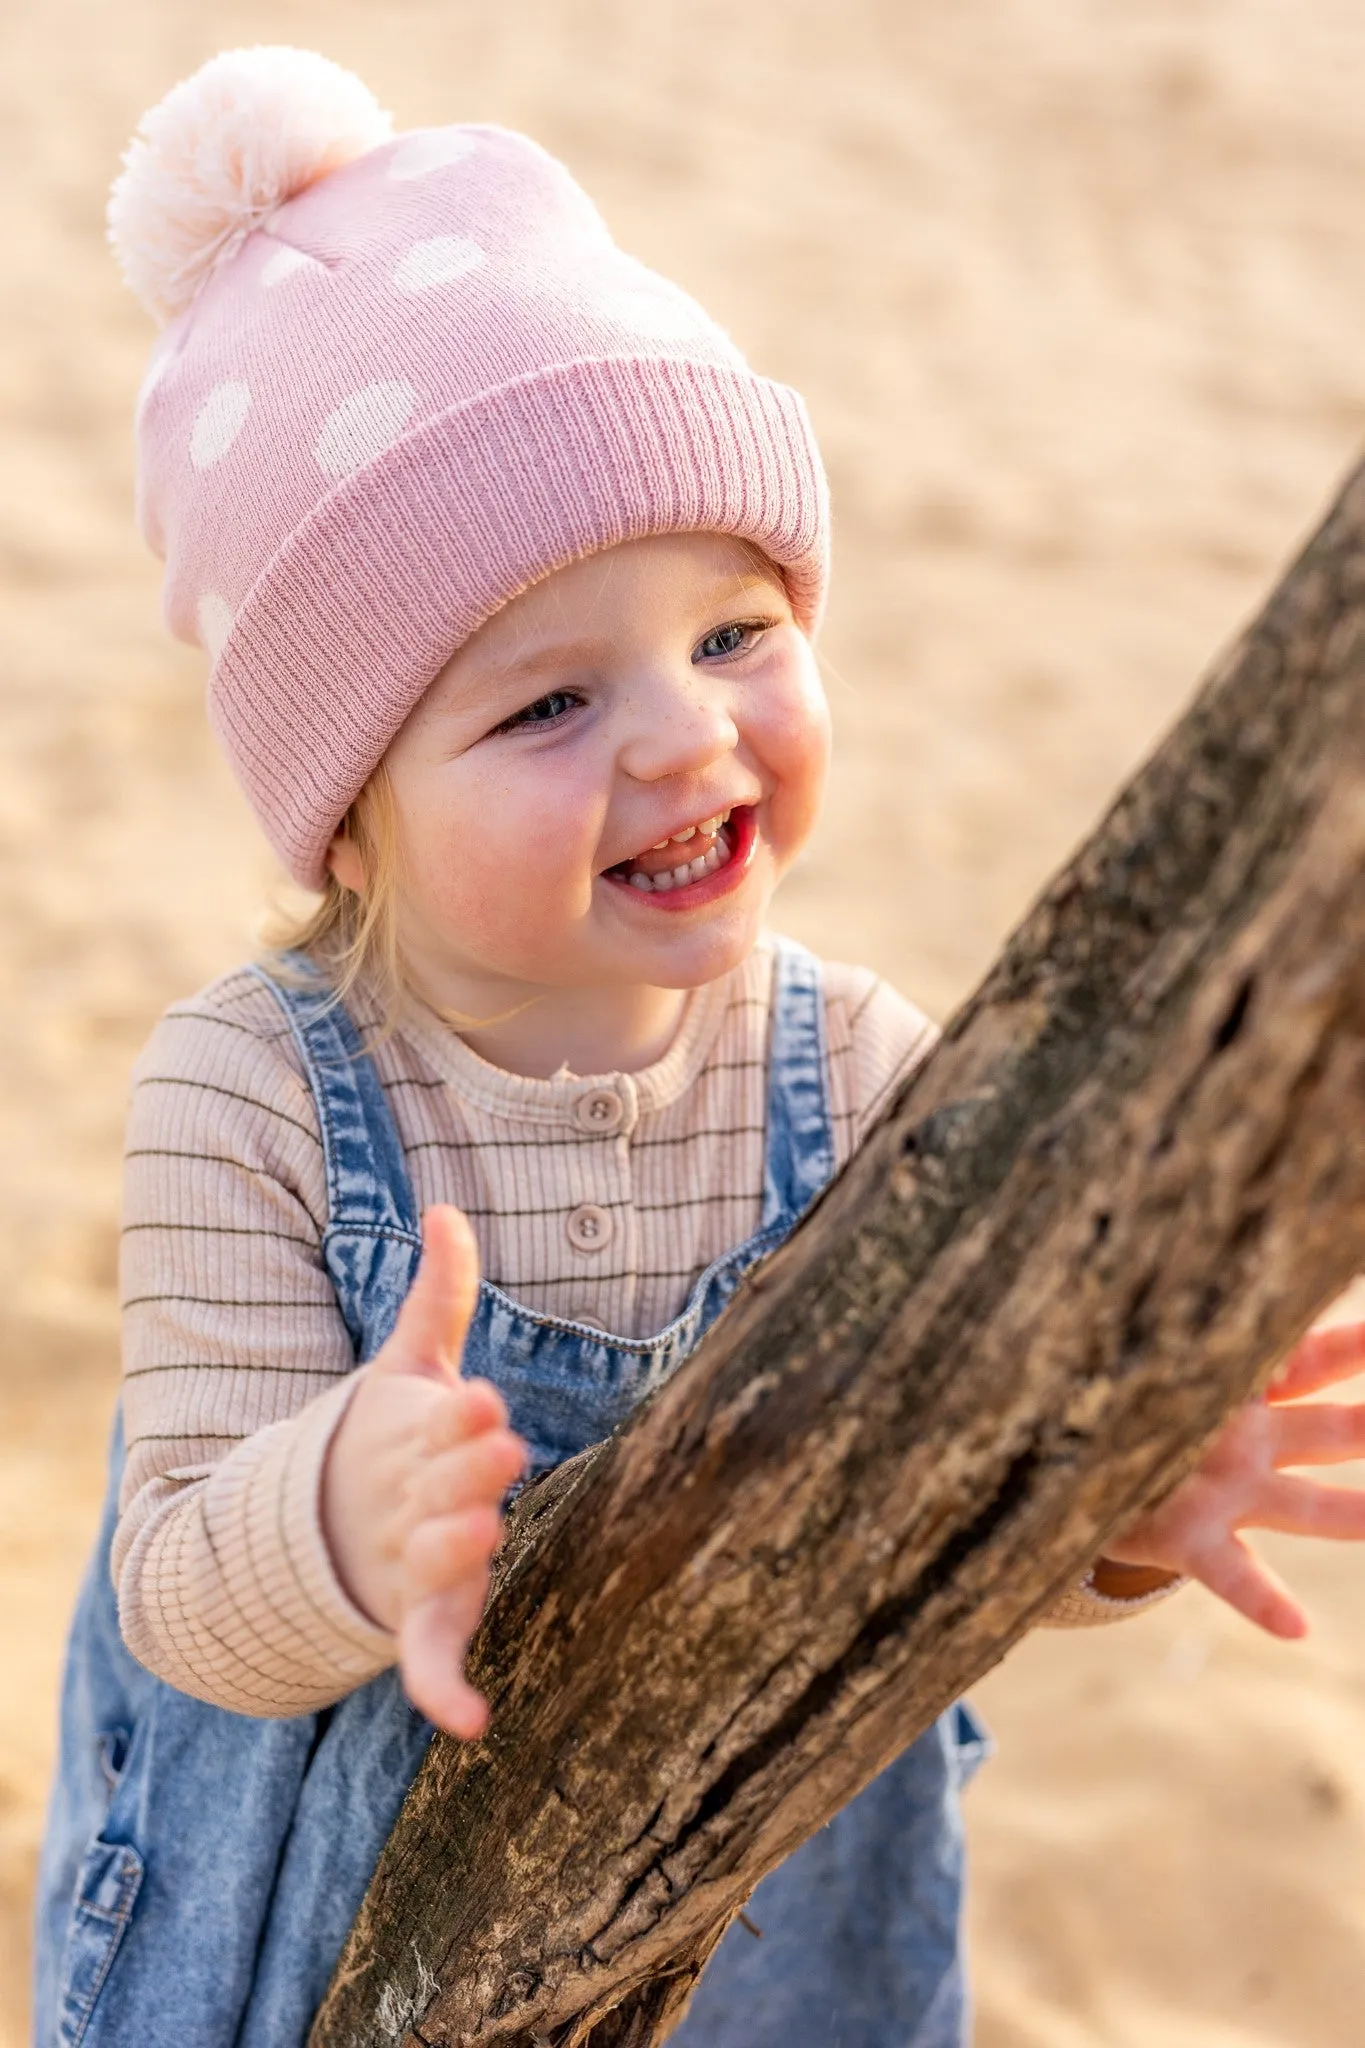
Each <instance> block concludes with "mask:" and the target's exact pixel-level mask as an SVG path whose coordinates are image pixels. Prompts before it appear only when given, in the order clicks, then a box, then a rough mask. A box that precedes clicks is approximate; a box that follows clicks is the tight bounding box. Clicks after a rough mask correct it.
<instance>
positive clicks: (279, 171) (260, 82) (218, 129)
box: [109, 46, 393, 320]
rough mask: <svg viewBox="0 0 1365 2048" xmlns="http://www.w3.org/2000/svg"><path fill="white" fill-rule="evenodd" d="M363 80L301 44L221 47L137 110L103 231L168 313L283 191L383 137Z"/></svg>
mask: <svg viewBox="0 0 1365 2048" xmlns="http://www.w3.org/2000/svg"><path fill="white" fill-rule="evenodd" d="M392 132H393V124H392V121H391V119H390V117H389V115H388V114H386V113H385V112H384V110H383V109H382V107H381V106H380V105H379V102H378V101H377V100H376V99H375V97H374V94H373V93H372V92H371V91H370V90H369V87H368V86H366V85H363V84H362V83H361V81H360V80H359V79H358V78H357V77H355V76H354V74H353V73H352V72H349V71H344V70H343V69H342V67H341V66H340V65H339V64H333V63H332V62H331V61H330V60H329V59H328V58H326V57H320V56H318V55H317V54H316V53H315V52H313V51H311V50H294V49H289V48H287V47H283V46H281V47H274V48H258V49H253V50H225V51H223V53H222V54H221V55H220V56H217V57H213V58H211V59H210V60H209V62H208V63H207V64H205V65H203V66H202V67H201V68H200V69H199V70H198V71H196V72H195V73H194V74H193V76H192V77H190V78H187V79H184V80H183V81H182V82H181V84H179V85H177V86H174V87H173V88H172V89H171V91H170V92H168V93H167V95H166V97H165V98H164V99H163V100H160V101H159V102H158V103H157V105H156V106H154V107H152V108H151V109H150V111H149V112H147V113H146V114H144V115H143V117H142V119H141V121H140V122H139V123H138V133H137V134H136V135H135V136H134V138H133V141H132V143H131V144H130V145H129V148H128V150H127V153H126V155H125V156H124V159H123V163H124V168H123V171H122V173H121V174H120V176H119V177H118V178H117V180H116V181H115V184H114V187H113V190H112V192H111V193H110V196H109V240H110V244H111V246H112V248H113V251H114V254H115V256H116V257H117V258H118V262H119V266H120V268H121V269H122V271H123V275H124V277H125V279H126V280H127V282H128V284H129V285H130V286H131V287H132V289H133V291H134V292H135V293H136V294H137V296H138V298H139V299H140V300H141V301H142V303H143V305H144V306H145V307H146V308H147V310H148V311H149V312H150V313H152V314H154V315H155V316H156V317H157V318H158V319H160V320H167V319H172V318H174V316H175V315H176V314H177V313H183V312H184V310H185V308H186V307H187V306H189V305H190V304H191V302H192V301H193V299H194V296H195V294H196V292H197V291H198V289H199V287H200V285H201V284H202V283H203V281H204V279H205V278H206V277H207V276H208V274H209V272H210V271H211V270H212V269H213V268H214V266H215V265H216V264H217V263H220V262H221V261H223V259H224V258H226V257H228V256H231V255H233V254H234V253H235V252H236V250H237V249H239V248H240V247H241V245H242V243H243V242H244V241H245V239H246V237H247V236H248V235H249V234H250V233H251V232H252V230H253V229H254V228H257V227H259V226H260V224H261V222H262V221H263V220H265V219H266V217H267V216H268V215H269V214H271V213H273V211H274V210H275V208H276V207H277V206H281V205H283V204H284V202H285V201H286V200H287V199H292V198H293V197H294V195H295V194H296V193H298V192H302V191H303V190H304V188H305V187H306V186H308V185H311V184H313V182H314V181H315V180H316V179H318V178H321V177H324V176H325V175H326V174H327V173H328V172H329V171H334V170H337V169H339V168H340V166H341V165H342V164H347V163H350V162H351V161H352V160H353V159H354V158H356V157H359V156H363V155H365V153H366V152H367V151H368V150H371V149H373V148H375V147H376V145H377V144H379V143H381V142H385V141H387V140H388V138H389V136H390V135H391V134H392Z"/></svg>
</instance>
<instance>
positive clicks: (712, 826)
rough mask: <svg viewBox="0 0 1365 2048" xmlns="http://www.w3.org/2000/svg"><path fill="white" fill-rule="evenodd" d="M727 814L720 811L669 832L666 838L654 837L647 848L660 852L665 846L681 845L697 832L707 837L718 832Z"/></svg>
mask: <svg viewBox="0 0 1365 2048" xmlns="http://www.w3.org/2000/svg"><path fill="white" fill-rule="evenodd" d="M729 815H730V813H729V812H728V811H722V812H721V813H720V815H719V816H718V817H715V818H703V819H702V821H701V823H700V824H699V825H688V826H686V827H685V828H684V829H683V830H682V831H681V832H674V833H672V834H670V836H669V837H668V838H667V839H656V840H655V842H654V844H653V845H652V846H651V847H650V849H649V850H650V852H651V853H662V852H663V850H664V848H665V847H666V846H673V845H678V846H681V845H683V844H684V842H685V841H686V840H688V839H695V838H696V836H697V834H698V832H700V833H701V835H702V838H703V839H707V838H709V837H710V836H711V834H712V833H714V832H719V830H720V828H721V826H722V825H723V824H724V823H725V821H726V819H727V818H728V817H729Z"/></svg>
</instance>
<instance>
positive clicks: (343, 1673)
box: [248, 1373, 398, 1700]
mask: <svg viewBox="0 0 1365 2048" xmlns="http://www.w3.org/2000/svg"><path fill="white" fill-rule="evenodd" d="M358 1383H359V1374H357V1373H352V1374H348V1376H347V1378H346V1379H345V1380H344V1381H343V1382H342V1384H341V1385H340V1386H338V1387H336V1388H334V1389H333V1391H332V1392H331V1393H328V1394H324V1395H322V1396H321V1397H320V1398H319V1399H318V1400H316V1401H313V1402H310V1404H309V1406H308V1407H307V1408H305V1409H303V1410H302V1412H301V1413H300V1414H299V1415H297V1416H295V1417H294V1418H293V1420H292V1421H291V1422H290V1423H289V1424H287V1425H286V1426H285V1427H284V1428H283V1429H282V1430H281V1431H280V1432H279V1435H280V1447H279V1453H278V1457H276V1456H274V1455H272V1456H269V1457H267V1458H266V1459H264V1460H263V1461H262V1465H261V1468H260V1470H259V1476H258V1479H257V1483H256V1484H255V1485H253V1486H252V1487H251V1489H250V1493H249V1510H248V1512H249V1514H250V1518H251V1522H252V1525H253V1534H254V1535H255V1537H256V1539H257V1542H258V1543H259V1544H260V1546H261V1548H262V1549H266V1548H269V1549H273V1551H274V1553H275V1558H276V1560H277V1562H276V1569H275V1572H274V1574H273V1575H272V1582H271V1583H270V1584H269V1585H268V1586H267V1587H266V1589H265V1591H266V1594H267V1603H268V1606H269V1608H270V1611H271V1615H272V1619H273V1621H274V1623H275V1625H277V1626H279V1627H281V1628H283V1629H285V1630H287V1631H289V1632H290V1633H291V1634H292V1635H293V1636H294V1637H295V1638H296V1639H297V1651H298V1653H299V1654H301V1655H303V1656H305V1657H306V1658H307V1659H308V1661H309V1662H311V1663H313V1665H314V1668H315V1669H316V1671H317V1674H318V1678H319V1681H320V1682H321V1684H322V1687H323V1689H324V1691H325V1693H326V1697H327V1699H329V1700H334V1699H337V1698H339V1697H340V1696H341V1695H342V1694H343V1693H347V1692H352V1691H354V1689H355V1688H356V1687H357V1686H358V1685H365V1684H367V1683H368V1682H369V1680H370V1679H372V1678H375V1677H377V1676H378V1674H379V1673H380V1672H381V1671H384V1670H386V1669H387V1668H388V1666H389V1665H390V1664H392V1663H393V1662H394V1661H395V1659H396V1657H397V1654H398V1650H397V1641H396V1638H395V1637H394V1636H392V1635H391V1634H390V1633H389V1631H388V1630H387V1629H382V1628H379V1627H377V1626H376V1625H375V1623H374V1622H372V1621H371V1620H370V1618H369V1616H368V1615H367V1614H365V1613H363V1612H362V1611H361V1609H360V1608H358V1607H357V1606H356V1605H355V1603H354V1601H352V1600H351V1599H350V1598H349V1596H348V1595H347V1593H346V1591H345V1588H344V1587H343V1586H342V1584H341V1581H340V1579H339V1578H338V1577H337V1573H336V1567H335V1566H334V1564H333V1563H332V1558H331V1553H330V1551H329V1550H328V1548H327V1538H326V1536H325V1535H324V1533H323V1527H322V1472H323V1466H324V1464H325V1462H326V1458H327V1451H328V1447H329V1446H330V1444H331V1441H332V1438H333V1436H334V1435H335V1434H336V1431H337V1429H338V1427H339V1426H340V1423H341V1420H342V1417H343V1416H344V1415H345V1413H346V1410H347V1408H348V1407H349V1406H350V1403H351V1401H352V1399H353V1397H354V1395H355V1391H356V1387H357V1385H358ZM267 1434H270V1435H273V1434H274V1432H268V1433H267ZM273 1448H274V1447H273V1446H272V1452H273ZM272 1524H273V1527H274V1530H275V1531H276V1532H277V1533H276V1534H275V1536H274V1541H273V1544H270V1543H269V1542H268V1539H269V1537H270V1534H271V1525H272Z"/></svg>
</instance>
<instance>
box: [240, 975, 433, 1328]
mask: <svg viewBox="0 0 1365 2048" xmlns="http://www.w3.org/2000/svg"><path fill="white" fill-rule="evenodd" d="M285 958H286V960H287V962H288V964H289V966H290V967H291V968H294V969H296V970H297V972H298V974H299V976H300V983H294V982H292V981H291V982H286V981H282V980H277V979H276V977H275V976H274V975H272V974H270V973H268V972H267V970H266V969H265V968H264V967H261V966H259V965H256V966H253V968H252V970H251V971H252V972H253V973H254V974H256V975H258V976H259V977H260V979H261V980H262V981H263V982H264V983H265V985H266V987H267V988H268V989H269V990H270V993H271V994H272V995H273V996H274V998H275V1000H276V1002H277V1003H278V1004H279V1006H280V1008H281V1010H283V1012H284V1015H285V1019H286V1021H287V1023H288V1025H289V1029H290V1032H291V1033H292V1035H293V1039H294V1043H295V1045H296V1046H297V1047H298V1050H299V1057H300V1058H301V1060H302V1061H303V1070H304V1073H305V1075H306V1076H307V1079H308V1085H309V1087H310V1088H311V1089H312V1091H313V1099H314V1101H315V1102H316V1104H317V1111H318V1127H319V1129H320V1131H321V1134H322V1156H323V1165H324V1168H325V1171H326V1176H327V1227H326V1229H325V1231H324V1232H323V1239H322V1255H323V1260H324V1262H325V1264H326V1266H327V1270H328V1273H329V1274H330V1276H331V1278H332V1281H333V1283H334V1285H335V1287H336V1290H337V1299H338V1301H339V1302H340V1305H341V1312H342V1315H343V1316H344V1317H345V1320H346V1324H347V1327H348V1329H349V1330H350V1333H351V1338H352V1341H353V1342H354V1344H355V1346H356V1355H357V1357H358V1358H362V1359H363V1358H369V1357H372V1356H373V1354H374V1352H375V1351H376V1350H378V1348H379V1345H380V1344H381V1343H382V1342H383V1341H384V1338H385V1337H386V1336H387V1335H388V1328H387V1327H381V1326H380V1324H379V1322H378V1321H377V1318H378V1317H381V1316H382V1320H383V1323H384V1324H388V1323H391V1321H392V1315H391V1312H390V1305H389V1304H388V1302H387V1299H386V1291H385V1290H384V1289H382V1288H378V1289H377V1288H376V1283H377V1282H378V1280H379V1278H380V1273H379V1271H378V1268H379V1267H383V1268H384V1269H385V1270H386V1271H387V1273H388V1275H389V1277H390V1279H392V1278H393V1277H395V1272H396V1268H397V1267H400V1266H403V1265H405V1264H406V1266H407V1267H408V1268H409V1269H410V1270H409V1275H408V1277H409V1278H410V1277H411V1271H412V1270H415V1265H416V1259H415V1254H416V1252H417V1250H418V1249H419V1248H420V1245H421V1221H420V1218H419V1215H418V1211H417V1203H416V1200H415V1198H414V1196H413V1192H412V1182H411V1180H410V1179H409V1177H408V1169H407V1162H406V1161H405V1159H404V1157H403V1147H402V1143H401V1141H400V1139H399V1136H398V1131H397V1127H396V1126H395V1124H394V1121H393V1114H392V1112H391V1110H390V1109H389V1105H388V1102H387V1100H386V1098H385V1095H384V1088H383V1084H382V1082H381V1081H380V1079H379V1075H378V1074H377V1072H376V1071H375V1066H374V1062H373V1060H372V1059H371V1058H370V1056H369V1054H368V1053H367V1052H366V1050H365V1048H364V1046H363V1044H362V1043H361V1039H360V1033H359V1032H358V1031H357V1030H356V1027H355V1024H354V1022H353V1021H352V1019H351V1016H350V1014H349V1012H348V1011H347V1010H346V1008H345V1005H344V1004H342V1003H341V1002H339V1001H338V999H337V997H336V996H335V995H334V994H333V992H332V991H331V990H330V989H329V988H327V987H326V986H325V985H323V984H321V983H320V982H319V980H318V977H317V974H316V971H315V969H314V968H313V967H312V964H311V962H309V961H308V960H307V959H306V958H305V957H304V955H302V954H297V953H295V954H287V955H286V956H285ZM305 977H306V979H305ZM300 984H301V985H300Z"/></svg>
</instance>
